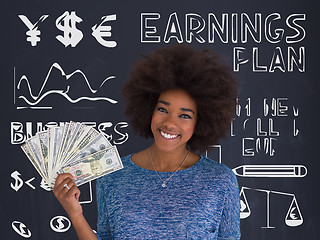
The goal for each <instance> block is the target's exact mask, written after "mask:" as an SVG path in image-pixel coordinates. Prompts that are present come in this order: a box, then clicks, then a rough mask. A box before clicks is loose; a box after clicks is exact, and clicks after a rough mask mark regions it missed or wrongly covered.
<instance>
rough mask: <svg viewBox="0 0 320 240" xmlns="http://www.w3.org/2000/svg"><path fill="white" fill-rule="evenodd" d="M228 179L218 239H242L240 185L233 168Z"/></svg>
mask: <svg viewBox="0 0 320 240" xmlns="http://www.w3.org/2000/svg"><path fill="white" fill-rule="evenodd" d="M226 180H227V182H226V193H225V199H224V208H223V212H222V217H221V221H220V225H219V235H218V240H238V239H240V195H239V186H238V181H237V178H236V176H235V174H234V173H233V172H232V171H231V170H229V175H228V176H227V177H226Z"/></svg>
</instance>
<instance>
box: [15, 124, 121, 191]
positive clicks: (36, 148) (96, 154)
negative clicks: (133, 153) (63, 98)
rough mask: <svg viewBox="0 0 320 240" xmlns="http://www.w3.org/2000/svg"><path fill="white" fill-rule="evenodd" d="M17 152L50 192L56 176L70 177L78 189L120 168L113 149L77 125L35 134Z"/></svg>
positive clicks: (100, 136) (99, 136) (87, 128)
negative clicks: (62, 174) (34, 170)
mask: <svg viewBox="0 0 320 240" xmlns="http://www.w3.org/2000/svg"><path fill="white" fill-rule="evenodd" d="M21 148H22V150H23V151H24V153H25V154H26V155H27V157H28V158H29V160H30V162H31V163H32V165H33V166H34V167H35V169H36V170H37V171H38V172H39V174H40V176H41V177H42V178H43V179H44V180H45V181H46V182H47V183H48V185H49V187H51V188H53V186H54V183H55V179H56V177H57V176H58V174H59V173H71V174H72V175H73V177H74V178H75V180H74V181H75V183H76V184H77V186H80V185H82V184H84V183H87V182H89V181H92V180H94V179H96V178H99V177H101V176H104V175H106V174H108V173H111V172H114V171H117V170H119V169H121V168H123V165H122V162H121V159H120V156H119V153H118V151H117V148H116V146H112V145H111V144H110V142H109V141H108V140H107V139H106V138H105V136H104V135H103V134H102V133H99V132H98V131H97V130H96V129H94V128H93V127H90V126H87V125H85V124H82V123H79V122H73V121H71V122H66V123H64V126H61V127H50V128H48V129H47V130H46V131H40V132H37V133H36V135H35V136H32V137H31V138H29V139H27V140H26V141H25V143H24V144H23V145H22V146H21Z"/></svg>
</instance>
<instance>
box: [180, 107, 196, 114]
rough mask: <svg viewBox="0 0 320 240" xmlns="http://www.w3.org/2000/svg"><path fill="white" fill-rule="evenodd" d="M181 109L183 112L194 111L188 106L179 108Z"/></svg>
mask: <svg viewBox="0 0 320 240" xmlns="http://www.w3.org/2000/svg"><path fill="white" fill-rule="evenodd" d="M181 110H182V111H185V112H192V113H193V114H194V111H193V110H192V109H190V108H181Z"/></svg>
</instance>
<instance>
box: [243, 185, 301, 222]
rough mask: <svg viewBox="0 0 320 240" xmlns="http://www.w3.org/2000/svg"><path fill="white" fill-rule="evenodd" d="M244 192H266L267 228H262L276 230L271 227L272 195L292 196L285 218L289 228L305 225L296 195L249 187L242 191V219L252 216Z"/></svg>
mask: <svg viewBox="0 0 320 240" xmlns="http://www.w3.org/2000/svg"><path fill="white" fill-rule="evenodd" d="M244 190H254V191H259V192H265V193H266V202H267V206H266V208H267V214H266V217H267V220H266V222H267V226H265V227H261V228H275V227H271V226H270V193H273V194H279V195H284V196H290V197H292V201H291V204H290V207H289V209H288V212H287V215H286V217H285V223H286V225H287V226H289V227H297V226H300V225H301V224H302V223H303V217H302V214H301V212H300V209H299V206H298V202H297V199H296V197H295V195H294V194H292V193H284V192H278V191H271V190H266V189H254V188H248V187H242V188H241V191H240V218H241V219H245V218H247V217H249V216H250V214H251V209H250V206H249V204H248V201H247V198H246V195H245V191H244Z"/></svg>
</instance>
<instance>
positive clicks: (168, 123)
mask: <svg viewBox="0 0 320 240" xmlns="http://www.w3.org/2000/svg"><path fill="white" fill-rule="evenodd" d="M196 122H197V106H196V103H195V102H194V100H193V99H192V98H191V96H190V95H189V94H188V93H186V92H185V91H183V90H181V89H172V90H168V91H165V92H163V93H162V94H161V95H160V97H159V99H158V102H157V105H156V107H155V109H154V112H153V115H152V120H151V131H152V133H153V136H154V140H155V144H156V145H157V147H158V148H159V149H161V150H163V151H173V150H178V149H185V147H186V144H187V142H188V140H189V139H190V138H191V137H192V135H193V132H194V128H195V126H196Z"/></svg>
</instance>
